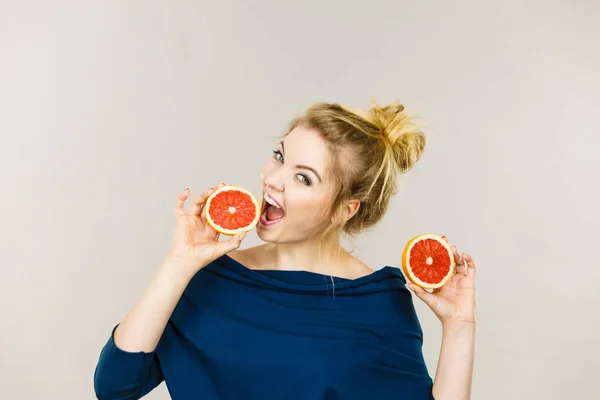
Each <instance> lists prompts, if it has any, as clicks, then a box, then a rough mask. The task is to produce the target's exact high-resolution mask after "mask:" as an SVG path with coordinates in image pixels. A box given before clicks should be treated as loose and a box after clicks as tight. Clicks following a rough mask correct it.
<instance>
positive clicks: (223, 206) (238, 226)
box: [204, 185, 260, 236]
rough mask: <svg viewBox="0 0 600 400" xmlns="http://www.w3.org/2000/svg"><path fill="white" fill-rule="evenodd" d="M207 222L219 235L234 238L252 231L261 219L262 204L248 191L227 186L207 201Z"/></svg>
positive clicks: (215, 192)
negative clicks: (241, 233) (240, 233)
mask: <svg viewBox="0 0 600 400" xmlns="http://www.w3.org/2000/svg"><path fill="white" fill-rule="evenodd" d="M204 207H205V208H206V221H207V222H208V223H209V225H210V226H212V227H213V228H214V230H216V231H217V232H219V233H222V234H224V235H229V236H233V235H235V234H237V233H239V232H244V231H246V232H247V231H250V230H252V229H253V228H254V227H255V226H256V224H257V223H258V219H259V218H260V204H259V203H258V200H257V199H256V196H254V195H253V194H252V192H250V191H249V190H248V189H245V188H243V187H240V186H235V185H225V186H223V187H220V188H218V189H216V190H215V191H214V192H213V193H212V194H211V195H210V196H209V197H208V199H206V204H205V206H204Z"/></svg>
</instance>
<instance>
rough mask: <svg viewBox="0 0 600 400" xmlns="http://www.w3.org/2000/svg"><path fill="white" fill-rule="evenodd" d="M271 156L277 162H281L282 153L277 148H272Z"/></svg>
mask: <svg viewBox="0 0 600 400" xmlns="http://www.w3.org/2000/svg"><path fill="white" fill-rule="evenodd" d="M273 157H275V159H276V160H277V161H279V162H283V154H281V152H280V151H279V150H273Z"/></svg>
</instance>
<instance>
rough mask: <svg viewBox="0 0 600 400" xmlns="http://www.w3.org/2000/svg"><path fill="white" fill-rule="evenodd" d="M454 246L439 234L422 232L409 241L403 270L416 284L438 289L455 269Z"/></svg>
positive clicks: (403, 254)
mask: <svg viewBox="0 0 600 400" xmlns="http://www.w3.org/2000/svg"><path fill="white" fill-rule="evenodd" d="M455 267H456V266H455V263H454V255H453V254H452V248H451V247H450V245H449V244H448V243H446V241H445V240H444V239H443V238H442V237H440V236H437V235H432V234H420V235H417V236H415V237H413V238H412V239H410V240H409V241H408V243H406V245H405V247H404V251H403V252H402V271H403V272H404V274H405V275H406V277H407V278H408V279H409V280H410V281H411V282H412V283H414V284H415V285H417V286H420V287H422V288H424V289H438V288H441V287H442V286H444V284H446V282H448V280H449V279H450V278H451V277H452V275H453V274H454V269H455Z"/></svg>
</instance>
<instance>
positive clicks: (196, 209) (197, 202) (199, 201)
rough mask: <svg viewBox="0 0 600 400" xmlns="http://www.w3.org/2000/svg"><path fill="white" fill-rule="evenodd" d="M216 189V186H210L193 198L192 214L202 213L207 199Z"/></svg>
mask: <svg viewBox="0 0 600 400" xmlns="http://www.w3.org/2000/svg"><path fill="white" fill-rule="evenodd" d="M214 191H215V188H214V187H211V188H208V189H207V190H205V191H204V192H203V193H202V194H199V195H198V196H196V197H195V198H194V200H192V208H191V209H190V214H191V215H197V216H199V215H200V212H201V211H202V208H203V207H204V204H205V203H206V199H208V197H209V196H210V195H211V194H212V193H213V192H214Z"/></svg>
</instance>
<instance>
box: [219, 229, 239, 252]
mask: <svg viewBox="0 0 600 400" xmlns="http://www.w3.org/2000/svg"><path fill="white" fill-rule="evenodd" d="M245 237H246V232H241V233H238V234H236V235H235V236H232V237H231V238H230V239H229V240H225V241H223V242H219V243H218V244H217V245H216V246H215V250H216V251H217V253H218V254H219V255H223V254H226V253H229V252H230V251H233V250H235V249H237V248H238V247H240V245H241V244H242V240H244V238H245Z"/></svg>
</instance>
